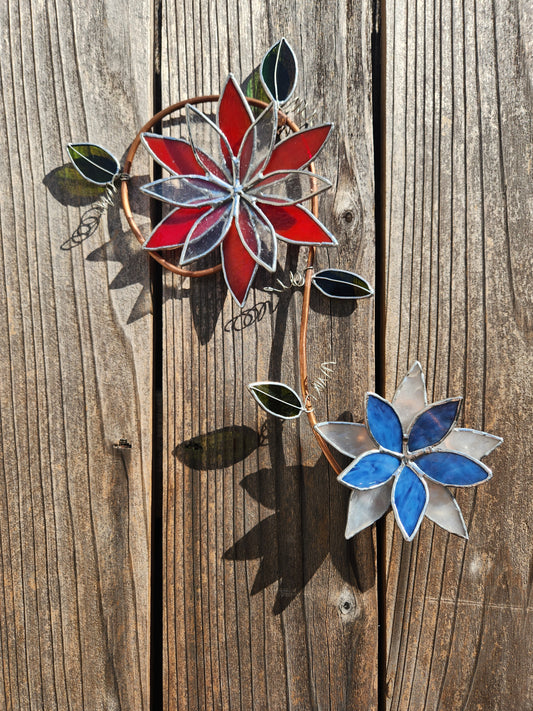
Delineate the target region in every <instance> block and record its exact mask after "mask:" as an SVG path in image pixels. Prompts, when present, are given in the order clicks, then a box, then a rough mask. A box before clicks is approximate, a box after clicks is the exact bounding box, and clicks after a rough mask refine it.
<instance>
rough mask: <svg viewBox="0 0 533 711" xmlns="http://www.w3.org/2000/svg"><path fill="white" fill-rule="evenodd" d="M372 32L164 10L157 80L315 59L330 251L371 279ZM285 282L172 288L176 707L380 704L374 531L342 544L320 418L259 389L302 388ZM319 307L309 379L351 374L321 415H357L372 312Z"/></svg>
mask: <svg viewBox="0 0 533 711" xmlns="http://www.w3.org/2000/svg"><path fill="white" fill-rule="evenodd" d="M370 32H371V6H370V5H369V4H368V3H366V2H355V3H344V2H338V3H334V4H331V3H326V2H315V3H312V4H309V3H305V2H300V1H292V2H277V1H272V2H268V3H255V2H254V3H252V2H245V3H242V2H237V0H228V1H227V2H222V3H220V2H214V1H213V2H198V1H196V0H194V1H193V0H185V1H184V2H175V3H172V2H165V3H164V11H163V21H162V39H163V44H162V55H161V56H162V67H161V70H162V71H161V76H162V93H163V102H162V103H163V106H165V105H168V104H170V103H172V102H174V101H177V100H179V99H183V98H185V97H187V96H189V97H191V96H195V95H200V94H210V93H218V91H219V89H220V87H221V85H222V82H223V81H224V79H225V77H226V75H227V72H228V71H232V72H233V73H234V74H235V76H236V77H237V78H238V79H239V80H244V79H245V78H246V76H247V75H248V74H249V72H250V71H251V70H252V69H253V68H254V67H255V66H257V65H258V64H259V62H260V60H261V58H262V56H263V54H264V52H265V51H266V50H267V49H268V48H269V46H270V45H271V44H273V43H274V42H275V41H276V40H278V39H279V38H280V37H281V36H283V35H284V36H285V37H287V39H288V40H289V42H290V43H291V45H292V46H293V48H294V50H295V52H296V53H297V55H298V58H299V62H300V79H299V84H298V87H297V91H296V93H297V94H298V95H299V96H301V97H303V98H305V100H306V101H307V104H308V107H309V109H308V111H311V112H312V110H313V109H315V108H316V110H317V117H316V118H315V120H314V122H315V123H319V122H320V121H326V120H332V121H334V122H335V124H336V131H335V136H334V137H333V138H332V140H331V141H330V143H329V144H328V146H327V147H326V148H325V149H324V152H323V154H322V155H321V157H320V159H319V161H318V164H317V167H318V169H319V171H320V172H321V173H322V174H323V175H325V176H327V177H328V178H329V179H331V180H332V181H333V184H334V185H335V188H336V189H335V191H332V192H331V194H329V195H327V196H324V197H323V198H321V216H322V219H323V220H324V221H325V222H326V224H327V225H328V226H330V228H332V229H333V231H334V232H335V233H336V234H337V236H338V238H339V241H340V244H341V246H340V248H339V250H338V251H332V252H326V250H319V255H318V267H319V268H322V267H325V266H327V265H328V264H330V263H331V264H338V265H340V266H343V267H344V268H347V269H354V270H357V271H358V272H360V273H361V274H363V275H364V276H366V277H368V278H369V279H370V280H371V281H373V272H374V227H373V224H374V222H373V204H374V203H373V168H372V164H373V157H372V113H371V102H370V96H371V85H370V79H369V77H370V71H369V63H370V40H371V37H370ZM206 108H209V107H206ZM171 128H172V130H173V131H174V133H175V134H176V135H177V131H178V129H179V126H173V127H171ZM164 130H169V126H168V124H167V125H164ZM306 256H307V255H306V254H305V250H301V253H300V254H298V252H297V250H294V249H289V250H287V249H286V248H285V247H282V249H281V254H280V257H279V265H280V268H279V270H278V276H280V277H281V278H282V279H284V280H285V281H286V282H287V280H288V273H289V270H292V271H296V269H297V268H300V269H301V268H302V267H303V266H304V265H305V259H306ZM272 283H273V279H272V277H271V276H270V275H268V274H267V273H266V272H263V273H259V274H258V276H257V278H256V281H255V286H254V289H253V290H252V292H251V294H250V296H249V298H248V301H247V303H246V306H245V309H244V310H243V312H242V313H241V312H240V310H239V309H238V308H236V307H235V306H234V305H233V304H232V302H231V299H230V296H229V295H228V294H227V292H226V288H225V287H223V280H222V278H221V275H220V274H219V275H218V276H217V277H211V278H209V279H205V280H201V281H198V280H194V281H190V280H182V279H180V278H175V277H172V276H171V275H170V274H168V273H166V274H165V275H164V379H163V399H164V409H163V422H164V428H165V429H164V442H165V447H166V452H165V459H164V476H165V482H164V485H165V491H164V546H165V547H164V614H165V618H164V688H165V697H164V708H165V709H168V710H169V711H170V710H174V709H190V710H191V711H192V710H195V709H201V710H202V711H204V710H210V709H246V710H247V711H248V710H251V709H266V708H268V709H269V711H275V710H279V711H281V710H283V711H285V710H286V709H301V710H304V709H317V708H320V709H339V710H340V709H357V710H358V711H359V710H360V709H372V708H375V705H376V687H377V678H376V674H375V670H376V664H377V606H376V583H375V561H374V543H373V540H372V535H371V534H365V535H362V536H361V537H360V538H359V539H358V540H357V542H356V544H355V546H352V545H351V544H350V545H349V544H347V543H346V542H345V541H344V538H343V533H344V525H345V517H346V508H347V499H348V497H347V492H346V491H345V490H344V489H343V488H342V487H341V486H339V485H338V484H337V482H336V481H335V479H334V477H333V476H332V473H331V471H330V470H328V467H327V465H326V464H325V462H324V460H323V459H322V458H321V457H320V456H319V454H320V452H319V449H318V447H317V445H316V443H315V442H314V440H313V437H312V434H311V432H310V430H309V428H308V425H307V422H305V421H304V420H302V421H301V422H287V423H285V424H280V422H279V421H274V420H272V419H267V418H266V417H265V415H264V413H263V412H262V411H258V408H257V406H256V404H255V402H254V401H253V399H252V398H251V396H250V395H249V394H248V392H247V390H246V386H247V384H248V383H250V382H253V381H256V380H265V379H271V380H281V381H283V382H286V383H287V384H289V385H292V386H294V387H296V388H298V371H297V347H298V325H299V313H300V307H301V293H300V292H298V291H293V292H289V291H287V292H285V293H283V294H282V295H281V296H280V295H278V294H274V295H272V294H269V293H268V292H264V291H262V288H263V287H264V286H266V285H270V284H272ZM312 309H313V311H312V319H311V325H310V333H309V343H310V369H309V370H310V376H311V378H316V377H318V375H319V366H320V363H321V362H322V361H326V360H337V363H338V365H337V368H336V372H335V377H334V380H333V381H332V382H331V384H330V386H329V388H328V393H327V395H325V396H323V398H322V399H321V401H320V402H319V403H318V404H317V412H319V414H320V418H321V419H328V418H330V419H337V418H339V417H341V416H343V413H344V414H346V413H347V412H348V413H350V412H351V413H353V416H354V417H355V419H358V418H360V417H361V415H362V412H361V403H362V400H363V397H362V396H363V392H364V390H365V389H366V388H367V387H368V386H372V384H373V376H374V369H373V304H372V301H371V300H369V301H366V302H362V303H361V305H360V306H358V307H357V308H353V307H352V308H350V307H347V306H346V305H345V304H344V305H340V306H339V305H335V304H333V303H331V302H324V301H323V300H322V299H321V298H318V295H317V294H315V295H314V296H313V301H312ZM207 435H209V436H207ZM352 565H353V568H352Z"/></svg>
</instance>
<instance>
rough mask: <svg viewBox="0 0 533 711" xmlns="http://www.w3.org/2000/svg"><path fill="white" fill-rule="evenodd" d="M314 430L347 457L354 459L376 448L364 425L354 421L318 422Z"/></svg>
mask: <svg viewBox="0 0 533 711" xmlns="http://www.w3.org/2000/svg"><path fill="white" fill-rule="evenodd" d="M315 430H316V431H317V432H318V433H319V435H320V436H321V437H322V439H324V440H326V442H327V443H328V444H331V446H332V447H335V449H337V450H338V451H339V452H341V454H345V455H346V456H347V457H353V458H354V459H356V458H357V457H359V455H361V454H363V452H369V451H370V450H371V449H375V448H376V444H375V442H374V440H373V439H372V438H371V437H370V435H369V434H368V430H367V429H366V427H365V425H359V424H357V423H355V422H319V423H318V424H317V425H315Z"/></svg>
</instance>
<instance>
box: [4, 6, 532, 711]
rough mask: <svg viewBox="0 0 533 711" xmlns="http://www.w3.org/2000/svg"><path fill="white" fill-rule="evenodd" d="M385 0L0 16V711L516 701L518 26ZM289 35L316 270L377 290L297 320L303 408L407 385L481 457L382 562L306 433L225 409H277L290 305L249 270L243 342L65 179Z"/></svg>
mask: <svg viewBox="0 0 533 711" xmlns="http://www.w3.org/2000/svg"><path fill="white" fill-rule="evenodd" d="M382 1H383V6H382V7H377V6H373V4H372V3H371V2H366V0H351V1H350V2H348V0H344V1H343V0H335V1H334V2H332V1H331V0H328V1H326V0H314V2H309V1H306V0H269V1H268V2H261V1H260V0H250V1H249V2H241V1H240V0H223V1H221V2H216V1H215V0H182V1H181V2H175V3H173V2H170V1H167V0H156V1H155V2H149V1H148V0H129V2H127V3H119V2H116V1H113V0H97V1H96V2H95V3H83V2H80V1H79V0H72V1H70V2H67V1H66V0H59V2H53V1H52V0H18V1H17V2H15V0H6V2H4V3H2V4H1V7H0V18H1V24H0V26H1V27H2V51H1V52H0V86H1V96H2V105H1V108H0V127H1V132H2V134H3V136H4V137H5V138H4V142H3V145H4V149H3V150H2V151H0V160H1V167H2V171H1V174H2V175H3V176H4V188H3V190H2V194H1V198H0V204H1V212H0V230H1V247H0V273H1V276H2V286H1V289H0V346H1V352H2V359H1V361H0V443H1V449H2V467H1V476H0V709H2V710H3V709H5V710H6V711H8V710H9V711H11V710H12V711H15V710H16V711H19V710H20V711H25V710H30V709H31V711H38V710H41V709H44V710H45V711H56V710H58V711H66V710H69V711H70V710H72V711H75V710H76V711H77V710H82V709H83V710H84V711H104V710H105V711H114V710H119V709H120V710H121V711H140V710H141V709H142V710H145V711H148V709H149V708H152V709H156V710H157V711H158V710H159V709H165V711H174V710H176V709H179V710H185V709H187V710H189V711H204V710H205V711H208V710H211V709H220V710H226V709H228V710H229V709H239V710H240V711H251V710H252V709H253V710H254V711H256V710H259V709H261V710H263V709H268V711H278V710H279V711H284V710H286V709H291V710H294V711H296V710H298V711H300V710H301V711H307V710H308V709H309V710H310V709H317V710H318V709H320V710H325V709H336V710H338V711H344V710H348V709H349V710H353V711H361V710H363V709H379V711H384V710H385V709H387V710H390V711H406V710H407V709H410V710H412V711H420V710H421V709H427V710H435V711H437V710H438V711H457V710H459V709H461V710H465V711H467V710H468V711H474V709H482V710H483V711H492V710H494V711H496V710H500V709H501V710H504V709H510V708H512V709H517V710H518V711H527V710H528V709H531V708H533V654H532V653H531V651H532V650H531V640H532V639H533V617H532V607H531V604H532V603H531V587H532V573H531V560H532V556H531V548H532V545H531V544H532V531H531V521H532V520H533V518H532V516H533V503H532V502H533V477H532V466H531V455H530V448H531V441H532V439H533V432H532V427H531V420H532V409H533V408H532V405H533V403H532V392H533V388H532V385H531V378H532V373H533V347H532V334H533V326H532V320H533V310H532V307H533V298H532V295H533V289H532V287H531V274H532V269H533V259H532V249H531V227H532V225H531V222H532V190H531V170H532V168H531V166H532V162H533V151H532V136H533V132H532V118H531V117H532V113H531V110H532V71H533V10H532V6H531V3H528V2H527V0H498V1H496V0H483V1H482V0H439V1H438V2H437V1H435V0H434V1H433V2H430V1H429V0H426V2H422V0H418V1H417V0H412V1H409V2H399V1H397V0H382ZM281 36H285V37H287V39H288V40H289V41H290V43H291V45H292V46H293V48H294V50H295V52H296V54H297V55H298V57H299V63H300V80H299V85H298V88H297V92H298V93H299V95H300V96H301V97H302V98H305V100H306V102H307V106H308V108H309V109H311V110H314V109H316V111H317V117H316V119H315V120H316V121H322V120H328V121H334V122H335V127H336V128H335V136H334V138H333V139H332V140H331V141H330V142H329V144H328V146H327V148H326V150H325V151H324V152H323V154H322V155H321V157H320V159H319V166H320V172H321V174H323V175H326V176H328V177H329V178H330V179H331V180H332V182H333V184H334V190H333V191H330V194H327V195H325V196H324V197H323V198H321V200H320V209H321V217H322V219H323V220H324V222H326V224H327V225H328V227H330V229H332V231H333V232H334V233H335V234H336V235H337V237H338V239H339V243H340V244H339V248H338V250H336V251H334V252H333V251H331V250H330V251H328V252H327V254H324V253H320V254H319V256H318V266H319V267H324V266H327V265H328V264H332V265H337V266H340V267H342V268H346V269H351V270H353V271H357V272H358V273H360V274H362V275H363V276H366V277H367V278H368V279H369V280H370V281H371V282H372V283H375V284H376V289H377V293H376V299H375V300H366V301H364V302H361V303H360V305H358V306H357V307H356V308H354V307H347V306H346V305H341V306H337V305H334V304H333V305H332V304H330V303H328V305H327V306H324V303H323V301H320V299H318V298H317V299H314V300H313V302H312V309H313V310H312V315H311V323H310V333H309V342H310V363H309V371H310V376H311V378H313V377H316V376H317V375H319V367H320V363H321V362H322V361H325V360H328V361H329V360H335V361H336V362H337V366H336V369H335V374H334V378H333V379H332V380H331V381H330V383H329V385H328V389H327V393H326V394H325V395H324V396H323V397H322V399H321V400H320V402H319V403H318V404H317V406H316V407H317V414H319V419H324V420H325V419H339V418H350V417H353V419H354V421H361V419H362V417H363V402H364V393H365V391H367V390H373V389H374V388H375V387H376V388H378V389H379V390H380V391H381V392H382V393H383V394H384V395H385V396H387V397H390V396H392V394H393V393H394V389H395V387H396V385H397V384H398V382H399V380H400V379H401V377H402V375H403V374H404V373H405V372H406V370H407V369H408V367H409V365H410V364H411V363H412V362H413V361H414V360H416V359H419V360H420V361H421V363H422V365H423V368H424V370H425V372H426V375H427V381H428V392H429V396H430V400H436V399H439V398H442V397H445V396H447V395H460V394H464V395H465V407H464V414H463V421H464V425H465V426H468V427H473V428H477V429H485V430H487V431H489V432H494V433H496V434H499V435H501V436H502V437H503V438H504V444H503V445H502V446H501V447H500V448H499V449H498V450H497V451H496V452H495V453H494V454H493V455H492V456H491V460H490V463H491V466H492V467H493V469H494V478H493V479H492V481H491V482H489V483H488V484H487V485H485V486H483V487H481V488H479V490H477V489H476V490H475V491H473V490H463V491H461V492H459V494H458V501H459V503H460V506H461V508H462V510H463V512H464V515H465V520H466V523H467V526H468V529H469V532H470V540H469V541H468V542H465V541H463V540H462V539H459V538H456V537H454V536H450V535H448V534H446V533H445V532H444V531H443V530H442V529H439V528H438V527H436V526H434V525H433V524H432V523H431V522H429V521H427V520H426V521H424V523H423V524H422V527H421V530H420V533H419V534H418V536H417V538H416V539H415V540H414V542H412V543H405V542H403V540H402V538H401V536H400V535H399V533H398V531H397V529H395V528H394V526H393V520H392V515H391V514H389V515H388V516H387V519H386V521H385V522H382V523H380V524H378V525H377V526H374V527H373V528H372V529H368V530H367V531H365V532H363V533H361V534H359V535H358V536H357V537H356V538H355V539H354V540H353V541H351V542H349V543H347V542H346V541H345V540H344V535H343V534H344V523H345V516H346V506H347V496H348V495H347V490H345V489H344V488H343V487H341V486H339V484H338V483H337V482H336V481H335V478H334V476H333V474H332V472H331V470H330V469H329V468H328V466H327V464H326V462H325V460H324V458H323V457H322V456H320V451H319V449H318V447H317V446H316V443H315V442H314V439H313V437H312V433H311V432H310V430H309V428H308V427H307V423H306V422H304V421H303V420H302V421H301V422H300V423H298V422H296V423H294V422H292V423H291V422H287V423H284V424H280V423H279V422H277V421H276V422H274V421H272V419H269V418H267V417H266V415H265V414H264V413H263V412H262V411H258V409H257V407H256V405H255V403H254V401H253V400H252V398H251V397H250V396H249V395H248V393H247V391H246V385H247V384H248V383H249V382H252V381H255V380H264V379H272V380H282V381H283V382H286V383H289V384H291V385H294V386H296V385H297V382H298V373H297V337H298V324H299V313H300V306H301V293H300V292H299V291H298V290H293V291H291V292H289V291H287V292H284V293H283V294H281V295H278V294H270V293H268V292H265V291H263V290H262V288H263V287H264V286H265V285H268V284H269V283H271V279H270V277H269V276H268V275H265V276H264V277H260V278H259V279H258V280H257V282H256V286H255V288H254V290H253V292H252V294H251V297H250V299H249V302H248V304H247V309H248V312H247V316H246V318H243V316H242V315H241V312H240V310H239V309H238V308H236V307H235V306H234V305H233V304H232V302H231V299H230V297H229V295H228V294H227V293H226V290H225V288H222V283H223V282H222V280H221V279H220V278H219V277H220V275H219V276H218V277H210V278H206V279H203V280H194V281H193V280H187V279H182V278H180V277H176V276H173V275H172V274H170V273H169V272H166V271H165V272H161V270H159V269H158V268H155V267H154V265H153V264H152V265H150V263H149V262H150V260H149V258H148V257H147V255H146V254H145V253H143V252H142V251H141V249H140V247H139V245H138V243H137V242H136V240H135V238H134V237H133V236H132V234H131V231H130V230H129V228H128V225H127V223H126V222H125V220H124V217H123V213H122V211H121V209H120V208H119V203H118V201H116V202H115V203H114V204H113V206H111V207H109V209H107V210H106V211H105V212H104V214H103V215H101V216H100V219H98V217H99V215H98V214H97V213H98V211H95V210H94V208H91V205H92V204H93V202H94V200H95V194H94V193H91V192H89V193H88V192H87V189H86V188H85V187H84V186H82V185H81V183H80V181H79V180H77V178H76V174H75V173H74V171H73V169H72V168H70V167H69V165H68V161H67V156H66V151H65V146H66V144H67V143H68V142H69V141H71V140H78V141H83V140H90V141H92V142H94V143H100V144H103V145H104V146H106V147H107V148H109V149H110V150H111V151H112V152H113V153H115V155H117V156H121V157H123V156H124V155H125V152H126V151H127V149H128V146H129V144H130V142H131V140H132V139H133V137H134V135H135V134H136V132H137V131H138V129H139V128H140V126H141V125H142V124H143V123H144V122H145V121H146V120H147V119H148V118H150V116H152V114H153V113H154V112H155V110H157V109H158V108H159V107H165V106H167V105H169V104H170V103H172V102H175V101H178V100H181V99H184V98H187V97H193V96H196V95H200V94H210V93H218V91H219V88H220V87H221V84H222V82H223V80H224V78H225V76H226V74H227V73H228V71H232V72H233V73H234V74H235V75H236V77H237V78H239V79H241V80H243V79H244V78H245V77H246V76H247V75H248V73H249V72H250V71H251V69H252V68H253V67H254V66H256V65H257V64H258V62H259V61H260V59H261V57H262V56H263V54H264V52H265V51H266V49H267V48H268V47H269V46H270V45H271V44H272V43H273V42H274V41H276V40H277V39H279V38H280V37H281ZM163 130H165V131H167V130H168V131H170V130H172V125H171V124H164V126H163ZM150 170H151V166H150V162H149V160H148V157H147V155H146V152H145V154H144V155H141V153H139V156H138V158H137V159H136V164H135V171H136V178H135V179H134V180H133V184H134V187H135V186H137V187H138V186H139V185H140V184H142V183H143V182H146V179H147V175H148V174H149V172H150ZM133 192H136V194H137V195H138V191H133ZM134 209H135V212H136V216H137V219H138V221H139V224H140V226H141V227H142V229H144V230H149V229H150V219H151V218H150V208H149V205H148V202H143V200H141V199H140V198H139V197H137V199H136V202H135V205H134ZM304 251H305V250H300V254H298V251H297V250H293V249H288V250H284V251H282V253H281V255H280V274H283V275H284V277H285V278H286V277H287V275H288V273H289V271H290V270H293V271H295V270H296V269H298V267H300V268H301V267H302V265H303V264H304V259H305V255H304ZM282 278H283V277H282ZM120 439H127V441H128V442H129V443H130V444H131V445H132V446H131V449H121V448H117V447H114V445H115V444H116V443H117V442H118V441H119V440H120Z"/></svg>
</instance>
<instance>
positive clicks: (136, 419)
mask: <svg viewBox="0 0 533 711" xmlns="http://www.w3.org/2000/svg"><path fill="white" fill-rule="evenodd" d="M0 24H1V26H2V35H1V36H2V39H1V42H2V51H1V52H0V82H1V95H2V103H1V105H0V126H1V131H2V136H3V137H4V138H3V141H2V148H1V149H0V161H1V168H2V175H3V177H4V180H3V189H2V193H1V197H0V201H1V207H0V215H1V217H0V229H1V244H0V324H1V326H0V348H1V352H2V359H1V360H0V447H1V452H2V458H1V464H0V708H2V709H6V711H8V710H9V711H15V710H20V711H29V710H31V711H37V710H40V709H46V711H55V710H57V709H62V710H63V709H69V710H72V711H74V710H80V711H81V710H84V711H95V710H96V709H98V710H102V711H103V710H104V709H106V710H110V709H113V710H118V709H123V710H124V711H125V710H126V709H127V710H128V711H137V710H138V709H148V704H149V688H148V678H149V677H148V665H149V618H148V612H149V543H150V518H149V517H150V471H151V451H150V449H151V384H150V380H151V320H150V316H149V311H150V297H149V283H148V270H147V268H146V259H145V257H144V256H139V250H138V248H137V246H135V245H134V240H133V238H132V237H131V235H129V233H128V232H127V231H126V229H125V227H124V224H123V222H122V220H121V218H120V213H119V209H118V205H117V204H115V205H114V206H113V207H110V208H109V210H108V211H107V212H106V213H105V214H104V215H103V216H102V219H101V220H100V221H99V223H98V220H97V217H98V215H97V212H95V211H94V210H92V211H90V205H91V203H92V201H93V200H94V197H95V194H94V191H92V192H91V191H90V190H89V191H87V186H86V185H84V184H83V182H82V181H80V180H77V178H76V173H75V172H74V171H72V170H71V169H70V168H68V166H67V167H66V166H65V165H64V164H65V163H66V162H67V156H66V150H65V146H66V143H67V142H68V141H71V140H78V141H84V140H91V141H93V142H96V143H103V144H104V145H105V146H106V147H107V148H109V149H110V150H111V151H112V152H113V153H115V154H116V155H117V156H119V157H120V156H121V155H122V153H123V152H124V151H125V150H126V148H127V145H128V142H129V141H130V140H131V139H132V138H133V136H134V135H135V131H136V130H137V129H136V127H137V126H138V125H139V123H140V120H141V119H144V118H145V116H146V107H147V106H149V104H150V101H151V86H150V84H151V81H150V49H151V42H150V35H151V19H150V6H149V3H146V2H143V1H142V0H136V1H134V2H130V3H128V4H127V5H124V6H123V7H122V8H121V9H120V11H119V8H118V6H117V4H116V3H112V2H99V3H96V4H92V5H90V6H89V5H87V4H84V3H80V2H72V3H70V2H69V3H54V2H48V1H43V2H34V1H33V0H22V1H21V2H5V3H2V6H1V9H0ZM146 219H147V218H145V220H146ZM80 220H81V222H80ZM121 437H122V438H127V439H128V440H129V442H130V443H131V444H132V449H131V451H125V452H123V453H122V452H121V451H120V450H115V449H113V443H114V442H116V441H117V440H118V439H119V438H121Z"/></svg>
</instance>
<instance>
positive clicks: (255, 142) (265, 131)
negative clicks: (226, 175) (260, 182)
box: [238, 104, 278, 185]
mask: <svg viewBox="0 0 533 711" xmlns="http://www.w3.org/2000/svg"><path fill="white" fill-rule="evenodd" d="M277 128H278V112H277V110H276V107H275V106H274V104H270V105H269V106H267V108H266V109H265V110H264V111H263V113H262V114H261V115H260V116H259V117H258V118H257V120H256V121H254V123H253V124H252V125H251V126H250V128H249V129H248V130H247V131H246V133H245V135H244V138H243V139H242V144H241V148H240V151H239V156H238V158H239V175H240V178H239V180H240V182H241V184H242V185H247V184H248V183H249V182H250V181H251V179H252V178H253V177H254V176H255V175H256V174H257V173H259V172H260V171H261V169H262V168H263V167H264V165H265V163H266V162H267V161H268V160H269V159H270V154H271V153H272V148H273V146H274V141H275V140H276V131H277Z"/></svg>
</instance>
